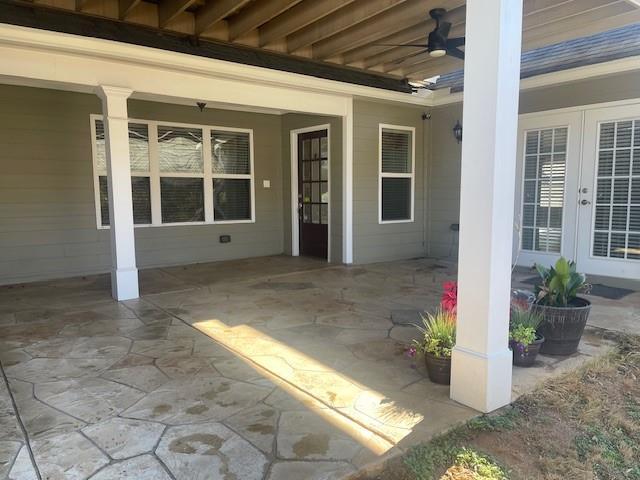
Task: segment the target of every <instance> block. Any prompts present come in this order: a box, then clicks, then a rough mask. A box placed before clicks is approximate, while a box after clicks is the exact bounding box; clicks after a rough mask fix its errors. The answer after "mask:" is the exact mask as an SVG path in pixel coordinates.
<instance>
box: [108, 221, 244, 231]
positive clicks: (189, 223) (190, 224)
mask: <svg viewBox="0 0 640 480" xmlns="http://www.w3.org/2000/svg"><path fill="white" fill-rule="evenodd" d="M235 223H240V224H242V223H256V221H255V220H220V221H217V222H173V223H160V224H157V225H156V224H146V225H134V226H133V228H158V227H183V226H185V227H189V226H194V225H233V224H235ZM97 228H98V230H110V229H111V227H110V226H109V225H106V226H105V225H98V227H97Z"/></svg>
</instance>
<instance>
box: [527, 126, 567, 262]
mask: <svg viewBox="0 0 640 480" xmlns="http://www.w3.org/2000/svg"><path fill="white" fill-rule="evenodd" d="M567 135H568V128H567V127H559V128H546V129H542V130H530V131H528V132H527V133H526V138H525V158H524V180H523V181H524V185H523V190H522V249H523V250H531V251H539V252H553V253H559V252H560V249H561V247H562V245H561V243H562V242H561V240H562V217H563V211H564V185H565V176H566V168H567Z"/></svg>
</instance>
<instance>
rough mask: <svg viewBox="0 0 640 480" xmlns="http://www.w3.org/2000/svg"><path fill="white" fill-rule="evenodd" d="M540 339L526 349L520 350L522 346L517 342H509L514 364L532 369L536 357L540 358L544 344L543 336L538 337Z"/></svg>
mask: <svg viewBox="0 0 640 480" xmlns="http://www.w3.org/2000/svg"><path fill="white" fill-rule="evenodd" d="M538 336H539V337H540V338H538V339H537V340H536V341H534V342H533V343H531V344H529V345H527V346H526V347H524V349H521V348H520V346H519V345H520V344H519V343H516V342H513V341H512V342H509V348H511V351H512V352H513V364H514V365H516V366H518V367H530V366H531V365H533V364H534V362H535V361H536V357H537V356H538V352H539V351H540V347H541V346H542V344H543V343H544V337H543V336H542V335H538Z"/></svg>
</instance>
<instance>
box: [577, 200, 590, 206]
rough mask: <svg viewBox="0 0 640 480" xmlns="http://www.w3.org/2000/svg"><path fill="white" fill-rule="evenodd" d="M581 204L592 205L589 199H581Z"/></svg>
mask: <svg viewBox="0 0 640 480" xmlns="http://www.w3.org/2000/svg"><path fill="white" fill-rule="evenodd" d="M580 204H581V205H591V202H590V201H589V200H581V201H580Z"/></svg>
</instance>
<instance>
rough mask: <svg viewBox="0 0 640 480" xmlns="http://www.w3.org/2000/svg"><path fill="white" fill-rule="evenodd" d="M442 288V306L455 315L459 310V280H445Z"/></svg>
mask: <svg viewBox="0 0 640 480" xmlns="http://www.w3.org/2000/svg"><path fill="white" fill-rule="evenodd" d="M442 289H443V290H444V291H443V292H442V297H441V298H440V307H442V309H443V310H444V311H445V312H449V313H451V314H453V315H455V314H456V313H457V310H458V282H444V283H443V284H442Z"/></svg>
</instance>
